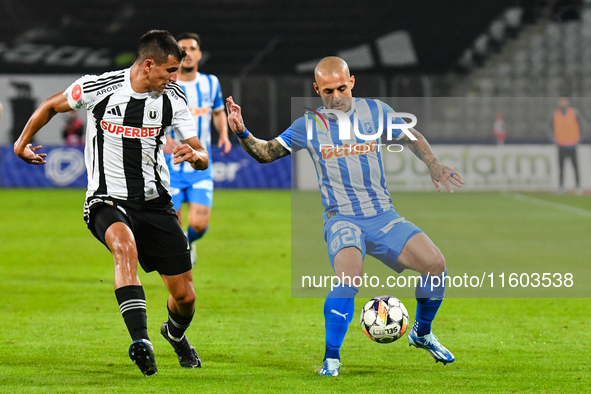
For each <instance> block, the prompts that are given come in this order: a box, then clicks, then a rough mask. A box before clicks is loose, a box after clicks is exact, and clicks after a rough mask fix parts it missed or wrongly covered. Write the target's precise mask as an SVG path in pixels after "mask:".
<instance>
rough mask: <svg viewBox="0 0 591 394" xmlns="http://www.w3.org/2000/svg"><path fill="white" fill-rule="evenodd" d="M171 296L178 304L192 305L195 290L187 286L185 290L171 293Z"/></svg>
mask: <svg viewBox="0 0 591 394" xmlns="http://www.w3.org/2000/svg"><path fill="white" fill-rule="evenodd" d="M173 297H174V300H175V301H176V303H177V304H178V305H181V306H183V305H193V304H194V303H195V290H194V289H193V288H191V287H189V288H188V289H186V290H185V291H181V292H177V293H175V294H173Z"/></svg>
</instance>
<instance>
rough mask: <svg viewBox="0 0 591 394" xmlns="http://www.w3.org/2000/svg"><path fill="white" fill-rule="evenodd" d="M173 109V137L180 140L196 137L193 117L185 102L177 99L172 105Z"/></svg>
mask: <svg viewBox="0 0 591 394" xmlns="http://www.w3.org/2000/svg"><path fill="white" fill-rule="evenodd" d="M173 111H174V112H173V115H172V125H171V126H172V128H173V129H174V132H175V137H176V138H177V139H178V140H180V141H186V140H188V139H189V138H191V137H197V128H196V126H195V119H194V118H193V115H191V111H190V110H189V107H188V106H187V104H186V103H185V102H184V101H182V100H178V101H177V103H176V106H174V105H173Z"/></svg>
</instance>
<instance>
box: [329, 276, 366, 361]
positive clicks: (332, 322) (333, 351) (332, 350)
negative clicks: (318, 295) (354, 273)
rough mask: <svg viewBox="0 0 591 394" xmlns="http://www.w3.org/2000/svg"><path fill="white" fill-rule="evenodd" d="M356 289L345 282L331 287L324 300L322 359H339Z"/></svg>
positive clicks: (353, 306)
mask: <svg viewBox="0 0 591 394" xmlns="http://www.w3.org/2000/svg"><path fill="white" fill-rule="evenodd" d="M357 291H358V290H357V289H356V288H354V287H351V286H348V285H346V284H341V285H340V286H339V287H335V288H334V289H332V290H331V291H330V292H329V293H328V296H327V297H326V301H325V302H324V327H325V330H326V351H325V353H324V359H325V360H326V359H327V358H336V359H339V360H340V359H341V355H340V354H339V350H340V348H341V345H342V344H343V341H344V340H345V334H347V329H348V328H349V324H350V323H351V321H352V320H353V313H354V312H355V295H356V294H357Z"/></svg>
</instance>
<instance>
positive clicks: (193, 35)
mask: <svg viewBox="0 0 591 394" xmlns="http://www.w3.org/2000/svg"><path fill="white" fill-rule="evenodd" d="M187 39H189V40H195V41H197V45H199V49H201V37H199V35H198V34H197V33H191V32H185V33H181V34H179V35H178V36H177V37H176V40H177V41H180V40H187Z"/></svg>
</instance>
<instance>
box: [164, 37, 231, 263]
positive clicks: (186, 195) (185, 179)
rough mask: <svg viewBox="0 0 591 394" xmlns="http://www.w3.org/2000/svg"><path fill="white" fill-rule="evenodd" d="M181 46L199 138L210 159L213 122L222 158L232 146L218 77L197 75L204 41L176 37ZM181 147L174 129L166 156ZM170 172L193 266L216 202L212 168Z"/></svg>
mask: <svg viewBox="0 0 591 394" xmlns="http://www.w3.org/2000/svg"><path fill="white" fill-rule="evenodd" d="M177 41H178V43H179V46H180V47H181V48H182V49H183V50H184V51H185V52H186V53H187V56H186V57H185V58H184V59H183V62H182V64H181V68H180V70H179V73H178V81H177V82H178V84H179V85H180V86H181V88H182V89H183V91H184V92H185V95H186V96H187V100H188V103H189V108H190V109H191V114H192V115H193V118H195V123H196V126H197V137H198V138H199V140H200V141H201V143H202V144H203V146H204V147H205V148H206V149H207V151H208V152H209V157H210V158H211V123H212V121H213V125H214V126H215V129H216V130H217V131H218V133H219V134H220V137H219V139H218V147H220V148H223V151H222V155H225V154H226V153H228V152H230V150H231V149H232V144H231V143H230V140H229V139H228V121H227V117H226V112H225V111H224V101H223V99H222V89H221V87H220V82H219V80H218V79H217V77H216V76H215V75H210V74H202V73H200V72H198V63H199V60H201V56H202V53H201V39H200V38H199V36H198V35H197V34H195V33H183V34H181V35H179V36H178V37H177ZM177 144H178V140H177V139H176V138H175V134H174V130H172V131H171V133H170V136H169V137H168V138H167V144H166V148H165V153H171V152H172V150H173V149H174V147H175V146H176V145H177ZM167 163H168V168H169V170H170V189H171V193H172V202H173V203H174V209H175V210H176V211H177V215H178V217H179V222H180V221H181V220H182V204H183V202H187V203H189V217H188V219H189V226H188V230H187V239H188V240H189V244H190V245H191V260H192V262H193V265H194V264H195V262H196V260H197V248H196V244H195V241H197V240H198V239H199V238H201V237H203V236H204V235H205V233H206V232H207V229H208V227H209V217H210V215H211V205H212V201H213V173H212V166H211V164H210V166H209V168H208V169H207V170H205V171H195V170H194V169H193V168H192V167H191V166H190V165H185V163H180V164H173V163H172V161H171V160H170V158H169V160H167Z"/></svg>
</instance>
